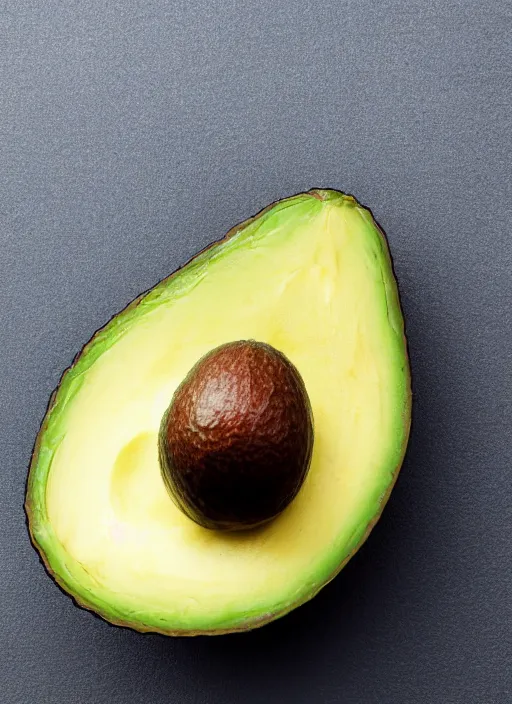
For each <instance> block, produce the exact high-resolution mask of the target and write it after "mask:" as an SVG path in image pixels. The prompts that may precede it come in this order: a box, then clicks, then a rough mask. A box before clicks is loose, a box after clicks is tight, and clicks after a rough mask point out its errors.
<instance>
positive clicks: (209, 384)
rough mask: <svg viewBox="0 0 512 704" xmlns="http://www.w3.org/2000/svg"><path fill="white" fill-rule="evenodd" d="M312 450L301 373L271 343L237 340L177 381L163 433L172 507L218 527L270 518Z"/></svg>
mask: <svg viewBox="0 0 512 704" xmlns="http://www.w3.org/2000/svg"><path fill="white" fill-rule="evenodd" d="M312 448H313V419H312V411H311V404H310V401H309V398H308V395H307V391H306V387H305V386H304V382H303V380H302V377H301V376H300V374H299V372H298V371H297V369H296V368H295V367H294V366H293V364H292V363H291V362H290V360H289V359H287V358H286V357H285V355H284V354H283V353H282V352H279V351H278V350H276V349H275V348H274V347H272V346H271V345H268V344H266V343H263V342H257V341H255V340H240V341H237V342H228V343H226V344H225V345H220V346H219V347H217V348H215V349H214V350H212V351H211V352H208V354H206V355H205V356H204V357H202V358H201V359H200V360H199V362H197V364H196V365H195V366H194V367H193V368H192V369H191V371H190V372H189V373H188V374H187V376H186V377H185V380H184V381H183V382H182V383H181V384H180V386H178V388H177V390H176V392H175V394H174V396H173V399H172V402H171V405H170V406H169V408H168V410H167V411H166V413H165V414H164V417H163V420H162V424H161V426H160V433H159V457H160V466H161V470H162V476H163V479H164V482H165V484H166V485H167V488H168V490H169V494H170V496H171V498H172V499H173V501H174V502H175V503H176V505H177V506H178V507H179V508H181V509H182V510H183V512H184V513H185V514H186V515H187V516H189V517H190V518H191V519H192V520H193V521H196V523H198V524H199V525H202V526H204V527H205V528H211V529H215V530H244V529H248V528H254V527H256V526H258V525H262V524H263V523H266V522H267V521H269V520H271V519H272V518H275V516H277V515H278V514H279V513H281V511H282V510H283V509H284V508H285V507H286V506H287V505H288V504H289V503H290V501H292V499H293V498H294V497H295V496H296V494H297V492H298V491H299V489H300V487H301V486H302V483H303V481H304V479H305V477H306V473H307V471H308V469H309V464H310V462H311V452H312Z"/></svg>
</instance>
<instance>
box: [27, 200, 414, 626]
mask: <svg viewBox="0 0 512 704" xmlns="http://www.w3.org/2000/svg"><path fill="white" fill-rule="evenodd" d="M248 339H255V340H259V341H261V342H266V343H268V344H270V345H272V346H273V347H275V348H276V349H278V350H280V351H281V352H283V353H284V354H285V355H286V356H287V357H288V359H290V361H291V362H292V363H293V364H294V365H295V367H296V368H297V369H298V371H299V372H300V374H301V376H302V378H303V380H304V383H305V385H306V389H307V391H308V394H309V397H310V400H311V406H312V410H313V417H314V422H315V441H314V446H313V457H312V462H311V469H310V471H309V474H308V476H307V478H306V481H305V482H304V485H303V486H302V488H301V490H300V491H299V493H298V495H297V497H296V498H295V499H294V500H293V502H292V503H291V504H290V505H289V506H288V507H287V508H286V509H285V510H284V511H283V513H282V514H280V515H279V516H278V517H277V518H276V519H275V520H273V521H271V522H270V523H268V524H266V525H265V526H263V527H261V528H257V529H255V530H252V531H246V532H242V533H220V532H216V531H211V530H207V529H205V528H202V527H201V526H198V525H196V524H195V523H193V522H192V521H191V520H190V519H189V518H187V517H186V516H185V515H183V514H182V513H181V512H180V511H179V510H178V509H177V508H176V506H174V504H173V502H172V501H171V499H170V498H169V496H168V494H167V491H166V488H165V485H164V482H163V480H162V477H161V473H160V467H159V462H158V447H157V446H158V442H157V436H158V430H159V426H160V423H161V419H162V416H163V413H164V411H165V409H166V408H167V407H168V405H169V402H170V399H171V398H172V395H173V393H174V391H175V389H176V388H177V386H178V385H179V384H180V383H181V381H182V380H183V379H184V377H185V376H186V374H187V372H188V371H189V370H190V368H191V367H192V366H193V365H194V364H195V363H196V362H197V360H198V359H200V358H201V357H202V356H203V355H204V354H206V353H207V352H208V351H209V350H211V349H213V348H215V347H217V346H219V345H221V344H224V343H226V342H229V341H235V340H248ZM410 418H411V390H410V372H409V364H408V357H407V345H406V339H405V335H404V325H403V318H402V313H401V309H400V302H399V297H398V291H397V286H396V281H395V277H394V274H393V269H392V264H391V259H390V255H389V251H388V247H387V243H386V239H385V237H384V235H383V232H382V230H381V229H380V228H379V227H378V225H377V224H376V223H375V221H374V219H373V217H372V215H371V213H370V211H369V210H367V209H366V208H364V207H363V206H361V205H360V204H359V203H358V202H357V201H356V200H355V199H354V198H353V197H352V196H348V195H345V194H343V193H340V192H338V191H333V190H314V191H310V192H308V193H301V194H299V195H296V196H293V197H291V198H286V199H284V200H282V201H279V202H276V203H274V204H272V205H270V206H269V207H268V208H266V209H265V210H263V211H261V212H260V213H259V214H258V215H256V216H255V217H254V218H251V219H249V220H247V221H246V222H244V223H242V224H240V225H238V226H237V227H235V228H234V229H233V230H231V231H230V232H229V233H228V234H227V235H226V237H225V238H224V239H222V240H220V241H219V242H216V243H214V244H213V245H211V246H210V247H209V248H208V249H206V250H204V251H202V252H201V253H199V254H198V255H197V256H196V257H194V258H193V259H192V260H191V261H190V262H189V263H188V264H186V265H185V266H184V267H182V268H181V269H179V270H178V271H176V272H175V273H173V274H171V275H170V276H169V277H168V278H166V279H164V280H163V281H161V282H160V283H159V284H157V285H156V286H155V287H154V288H152V289H151V290H150V291H148V292H146V293H145V294H143V295H142V296H140V297H138V298H137V299H136V300H134V301H133V302H132V303H131V304H130V305H128V307H127V308H125V309H124V310H123V311H122V312H120V313H119V314H118V315H116V316H115V317H114V318H112V319H111V320H110V322H109V323H107V325H106V326H105V327H103V328H102V329H101V330H99V331H98V332H97V333H96V334H95V335H94V336H93V338H92V339H91V341H90V342H89V343H88V344H87V345H85V347H84V348H83V350H82V351H81V353H80V354H79V355H78V356H77V357H76V359H75V361H74V362H73V364H72V366H71V367H70V368H69V369H68V370H67V371H66V372H65V373H64V375H63V377H62V379H61V381H60V384H59V386H58V388H57V389H56V391H55V392H54V393H53V395H52V397H51V399H50V403H49V407H48V410H47V413H46V416H45V418H44V420H43V423H42V426H41V429H40V431H39V434H38V437H37V440H36V444H35V448H34V452H33V456H32V461H31V465H30V472H29V478H28V484H27V493H26V503H25V508H26V512H27V516H28V523H29V530H30V535H31V539H32V542H33V544H34V545H35V547H36V548H37V550H38V551H39V553H40V555H41V557H42V559H43V561H44V564H45V565H46V567H47V569H48V571H49V572H50V574H51V575H52V577H53V578H54V579H55V581H56V582H57V583H58V584H59V585H60V586H61V587H62V588H63V589H64V590H65V591H66V592H67V593H69V594H70V595H71V596H72V597H73V598H74V599H75V601H76V602H77V603H78V604H79V605H80V606H83V607H84V608H87V609H90V610H92V611H94V612H95V613H97V614H98V615H100V616H101V617H103V618H104V619H106V620H108V621H109V622H111V623H114V624H117V625H122V626H129V627H131V628H134V629H136V630H138V631H144V632H145V631H152V632H158V633H162V634H166V635H198V634H221V633H230V632H235V631H243V630H248V629H251V628H255V627H258V626H262V625H263V624H265V623H268V622H269V621H272V620H274V619H276V618H279V617H280V616H283V615H284V614H286V613H287V612H289V611H291V610H292V609H294V608H296V607H297V606H299V605H300V604H302V603H304V602H305V601H308V600H309V599H311V598H312V597H313V596H314V595H315V594H317V592H318V591H319V590H320V589H321V588H322V587H323V586H324V585H325V584H327V582H329V581H330V580H331V579H332V578H333V577H334V576H335V575H336V574H337V573H338V572H339V571H340V570H341V569H342V567H343V566H344V565H345V564H346V563H347V561H348V560H349V559H350V557H351V556H352V555H353V554H354V553H355V552H356V550H357V549H358V548H359V546H360V545H361V544H362V543H363V542H364V540H365V539H366V537H367V536H368V534H369V532H370V530H371V529H372V527H373V526H374V525H375V523H376V521H377V520H378V517H379V516H380V514H381V511H382V509H383V507H384V505H385V503H386V501H387V498H388V496H389V494H390V492H391V489H392V487H393V485H394V482H395V480H396V477H397V474H398V471H399V469H400V466H401V463H402V460H403V456H404V453H405V449H406V446H407V440H408V435H409V427H410Z"/></svg>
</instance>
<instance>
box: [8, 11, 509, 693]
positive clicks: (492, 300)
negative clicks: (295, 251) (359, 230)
mask: <svg viewBox="0 0 512 704" xmlns="http://www.w3.org/2000/svg"><path fill="white" fill-rule="evenodd" d="M511 12H512V8H511V4H510V3H509V2H505V1H502V0H493V2H492V3H491V2H489V3H485V2H481V1H480V0H478V1H476V0H468V1H467V2H464V1H463V0H460V2H450V1H447V0H438V1H437V0H436V1H434V2H425V0H409V1H406V0H404V1H403V2H400V1H398V0H379V1H378V2H377V1H375V2H370V1H368V0H366V1H365V0H353V1H348V0H347V1H345V2H336V1H335V0H325V1H323V2H307V1H306V0H301V1H297V2H292V1H290V0H288V1H286V2H279V1H278V0H264V1H263V2H248V3H247V4H246V5H244V4H243V3H242V2H235V0H202V1H199V0H177V1H169V2H165V1H164V0H145V1H144V2H142V1H140V2H130V1H129V0H122V1H121V0H118V1H110V2H107V1H106V0H105V1H104V2H101V1H100V0H88V1H87V2H80V1H79V0H75V1H73V2H51V1H49V0H45V1H44V2H43V1H42V0H41V1H40V2H23V1H22V0H16V1H13V2H0V234H1V250H0V295H1V308H0V315H1V325H0V360H1V366H2V371H1V375H0V400H1V404H0V414H1V418H0V451H1V457H2V461H1V468H0V699H1V700H2V702H7V703H8V704H11V703H12V704H14V703H15V704H18V703H20V704H21V703H22V704H29V703H30V704H33V703H34V702H35V703H36V704H49V703H52V704H53V703H63V704H64V703H65V704H93V703H94V704H103V703H105V704H107V703H108V704H128V703H130V702H136V703H138V702H148V704H149V703H150V704H160V703H162V702H179V703H180V704H203V703H204V704H234V703H235V702H240V703H243V704H252V703H256V702H258V703H259V702H261V703H267V702H288V701H289V702H308V703H309V702H314V703H315V704H324V703H325V704H327V703H331V702H342V703H344V702H347V703H352V702H354V703H356V704H377V703H378V704H431V703H436V704H437V703H439V704H451V703H452V702H461V704H462V703H464V704H477V703H478V704H480V703H484V704H495V703H496V704H498V703H499V704H506V703H508V702H511V701H512V681H511V680H512V675H511V659H512V637H511V629H512V558H511V547H510V544H511V528H512V510H511V506H512V501H511V498H512V496H511V466H512V442H511V440H512V437H511V411H512V384H511V369H512V366H511V362H512V359H511V347H512V345H511V342H512V333H511V330H512V319H511V313H510V310H511V304H512V284H511V267H512V233H511V226H512V222H511V220H512V218H511V211H510V204H511V200H512V193H511V179H510V171H509V167H510V159H511V154H512V151H511V129H510V127H511V125H510V120H509V116H510V110H511V108H512V104H511V93H510V74H509V73H508V69H507V64H508V66H510V59H511V55H510V52H507V40H509V39H510V32H511V29H512V23H511ZM313 186H332V187H336V188H341V189H345V190H348V191H351V192H353V193H355V194H356V195H357V197H358V198H359V199H361V200H362V201H363V202H364V203H366V204H368V205H369V206H371V207H372V209H373V211H374V213H375V215H376V217H377V218H378V220H379V221H380V222H381V224H382V225H383V227H384V228H385V230H386V231H387V233H388V235H389V240H390V244H391V248H392V252H393V255H394V259H395V264H396V271H397V275H398V278H399V282H400V286H401V292H402V297H403V304H404V309H405V313H406V316H407V326H408V336H409V341H410V353H411V360H412V367H413V373H414V392H415V397H414V399H415V407H414V411H415V413H414V425H413V432H412V438H411V442H410V448H409V452H408V456H407V460H406V462H405V466H404V469H403V473H402V476H401V478H400V480H399V482H398V485H397V487H396V490H395V492H394V494H393V496H392V499H391V501H390V503H389V505H388V508H387V510H386V511H385V515H384V517H383V518H382V521H381V522H380V524H379V526H378V528H377V529H376V530H375V532H374V533H373V535H372V537H371V539H370V540H369V541H368V543H367V544H366V546H365V547H364V548H363V549H362V550H361V552H360V553H359V554H358V555H357V556H356V557H355V558H354V560H353V561H352V562H351V564H350V565H349V566H348V567H347V568H346V570H345V571H344V572H343V573H342V575H341V576H340V577H339V578H338V579H336V580H335V581H334V583H332V584H331V585H330V586H329V587H328V588H326V589H325V590H324V592H323V593H322V594H321V595H320V596H318V597H317V598H316V599H315V600H314V601H313V602H312V603H310V604H308V605H306V606H304V607H303V608H301V609H299V610H298V611H296V612H294V613H293V614H292V615H290V616H288V617H286V618H285V619H283V620H281V621H280V622H277V623H275V624H273V625H270V626H268V627H266V628H264V629H262V630H261V631H256V632H253V633H249V634H245V635H236V636H228V637H222V638H218V639H213V640H211V639H210V640H208V639H205V638H202V639H196V640H188V641H187V640H172V639H165V638H163V637H159V636H142V635H139V634H137V633H132V632H130V631H126V630H121V629H117V628H114V627H111V626H108V625H107V624H105V623H103V622H102V621H100V620H99V619H96V618H94V617H93V616H91V615H90V614H88V613H86V612H84V611H81V610H79V609H77V608H75V607H74V606H73V605H72V602H71V601H70V600H69V599H68V598H66V597H65V596H63V594H62V593H61V592H60V591H59V590H58V589H57V588H56V587H55V586H54V585H53V584H52V582H51V581H50V579H49V578H48V577H47V575H46V574H45V572H44V570H43V568H42V566H41V565H40V563H39V561H38V558H37V555H36V553H35V552H34V551H33V550H32V548H31V547H30V545H29V541H28V539H27V533H26V527H25V518H24V515H23V511H22V503H23V495H24V483H25V475H26V469H27V464H28V461H29V457H30V452H31V448H32V443H33V440H34V437H35V434H36V431H37V428H38V424H39V423H40V421H41V418H42V416H43V413H44V410H45V406H46V402H47V399H48V396H49V394H50V392H51V390H52V389H53V388H54V386H55V385H56V383H57V381H58V379H59V376H60V374H61V372H62V370H63V369H64V368H65V367H66V366H67V365H68V364H69V363H70V362H71V360H72V358H73V356H74V354H75V352H76V351H77V350H78V349H79V348H80V347H81V345H83V344H84V343H85V342H86V341H87V339H88V338H89V337H90V336H91V334H92V333H93V332H94V330H95V329H96V328H98V327H99V326H101V325H102V324H103V323H104V322H105V321H106V320H107V319H108V318H109V317H110V316H111V315H112V314H114V313H115V312H117V311H118V310H119V309H120V308H122V307H123V306H124V305H125V304H126V303H127V302H128V301H130V299H131V298H133V297H134V296H135V295H136V294H138V293H139V292H140V291H141V290H143V289H146V288H148V287H150V286H152V285H153V284H154V283H155V282H156V281H157V280H159V279H160V278H161V277H163V276H165V275H166V274H167V273H169V272H170V271H171V270H173V269H174V268H175V267H177V266H178V265H179V264H181V263H183V262H184V261H185V260H186V259H188V258H189V257H190V256H191V255H192V254H193V253H194V252H195V251H196V250H198V249H199V248H201V247H203V246H204V245H206V244H207V243H208V242H210V241H211V240H213V239H215V238H218V237H220V236H221V235H222V234H223V233H224V232H225V231H226V230H227V229H228V228H229V227H231V226H232V225H233V224H235V223H236V222H237V221H239V220H241V219H243V218H246V217H247V216H249V215H251V214H253V213H254V212H256V211H257V210H259V209H260V208H261V207H263V206H264V205H266V204H267V203H268V202H270V201H272V200H275V199H276V198H280V197H282V196H286V195H289V194H292V193H294V192H297V191H300V190H301V189H307V188H310V187H313ZM261 285H262V286H264V285H265V282H261Z"/></svg>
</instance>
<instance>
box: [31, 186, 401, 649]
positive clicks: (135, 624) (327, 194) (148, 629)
mask: <svg viewBox="0 0 512 704" xmlns="http://www.w3.org/2000/svg"><path fill="white" fill-rule="evenodd" d="M308 196H309V197H312V198H316V199H318V200H321V201H327V200H333V199H336V198H339V197H343V198H345V199H346V200H347V201H348V200H351V201H352V202H353V203H354V204H357V200H356V199H355V198H354V197H353V196H349V195H347V194H345V193H343V192H341V191H337V190H335V189H325V188H313V189H311V190H309V191H307V192H300V193H297V194H295V195H292V196H289V197H287V198H284V199H282V200H276V201H274V202H272V203H270V204H269V205H268V206H266V207H265V208H263V209H262V210H261V211H259V212H258V213H257V214H256V215H254V216H252V217H250V218H248V219H247V220H245V221H243V222H241V223H238V224H237V225H235V226H234V227H233V228H232V229H231V230H229V231H228V232H227V233H226V235H225V236H224V237H222V238H220V239H218V240H215V241H213V242H211V243H210V244H208V245H207V246H206V247H204V248H203V249H202V250H200V251H199V252H197V253H196V254H195V255H194V256H193V257H191V258H190V259H189V260H188V261H187V262H185V263H184V264H183V265H182V266H180V267H178V268H177V269H176V270H175V271H174V272H172V273H171V274H169V275H168V276H167V277H164V278H163V279H162V280H161V281H160V282H158V284H157V285H156V286H155V287H151V288H150V289H148V290H147V291H144V292H142V293H141V294H140V295H139V296H137V297H136V298H135V299H133V300H132V301H131V302H130V303H129V304H128V305H127V306H126V307H125V308H124V309H123V310H121V311H119V312H118V313H116V314H115V315H114V316H112V318H111V320H109V321H108V322H107V323H106V324H105V325H104V326H103V327H101V328H99V329H98V330H97V331H96V332H95V333H94V335H93V336H92V337H91V339H90V340H89V341H88V342H87V343H86V344H85V345H84V346H83V348H82V349H81V350H80V351H79V352H78V353H77V354H76V355H75V357H74V359H73V362H72V364H71V365H70V366H69V367H68V368H67V369H66V370H65V371H64V372H63V374H62V375H61V378H60V380H59V384H58V385H57V387H56V388H55V389H54V391H53V392H52V394H51V396H50V399H49V402H48V405H47V408H46V411H45V414H44V417H43V420H42V422H41V426H40V428H39V431H38V434H37V437H36V440H35V443H34V447H33V450H32V454H31V459H30V464H29V472H28V476H27V482H26V492H25V503H24V509H25V515H26V521H27V529H28V533H29V537H30V540H31V543H32V546H33V547H34V549H35V550H36V552H37V553H38V556H39V559H40V561H41V563H42V565H43V567H44V569H45V571H46V572H47V574H48V575H49V576H50V577H51V578H52V580H53V581H54V582H55V583H56V584H57V586H58V587H59V588H60V589H61V591H62V593H63V594H64V595H65V596H67V597H69V598H71V599H72V601H73V602H74V603H75V605H76V606H78V607H80V608H83V609H84V610H86V611H89V612H90V613H92V615H93V616H95V617H97V618H100V619H102V620H104V621H106V622H108V623H109V624H110V625H112V626H117V627H122V628H131V629H132V630H135V631H138V632H140V633H158V634H160V635H165V636H172V637H195V636H216V635H225V634H230V633H241V632H246V631H249V630H253V629H256V628H260V627H262V626H264V625H266V624H268V623H270V622H272V621H275V620H277V619H279V618H282V617H283V616H285V615H286V614H288V613H290V612H291V611H293V610H295V609H296V608H298V607H299V606H301V605H303V604H305V603H307V602H308V601H310V600H311V599H312V598H314V597H315V596H316V595H317V594H318V593H319V592H320V591H321V590H322V589H323V588H324V587H325V586H326V585H327V584H329V583H330V582H331V581H332V580H333V579H334V578H335V577H336V576H337V575H338V574H339V573H340V572H341V571H342V570H343V568H344V567H345V565H346V564H347V563H348V562H349V561H350V560H351V558H352V557H353V556H354V555H355V554H356V553H357V551H358V550H359V549H360V547H361V546H362V545H363V544H364V543H365V542H366V540H367V538H368V536H369V535H370V533H371V531H372V530H373V528H374V526H375V525H376V524H377V522H378V521H379V519H380V517H381V515H382V512H383V510H384V508H385V506H386V504H387V502H388V499H389V497H390V495H391V493H392V490H393V488H394V486H395V484H396V481H397V479H398V475H399V472H400V469H401V466H402V463H403V460H404V457H405V454H406V450H407V444H408V439H409V435H410V429H411V416H412V396H413V395H412V389H411V374H410V360H409V354H408V346H407V338H406V334H405V332H404V333H403V342H404V359H405V367H404V372H405V374H406V383H407V394H406V397H405V399H404V405H403V410H402V414H401V417H402V423H403V435H402V443H401V452H400V456H399V457H398V460H397V463H396V465H395V468H394V470H393V471H392V473H391V478H390V482H389V484H388V486H387V489H386V491H385V492H384V493H383V494H382V496H381V498H380V504H379V510H378V511H377V512H376V513H375V514H374V516H373V518H372V519H371V520H370V521H369V522H368V524H367V526H366V529H365V531H364V533H363V534H362V537H361V538H360V540H359V541H358V543H357V544H356V545H355V546H354V548H353V549H352V550H351V551H350V552H349V553H348V554H347V555H346V556H345V558H344V559H343V561H341V562H340V563H339V564H338V565H337V566H336V568H335V569H334V570H333V571H332V572H331V573H330V574H329V575H328V576H327V577H326V578H325V579H324V580H323V581H322V582H321V583H318V584H316V585H314V587H312V588H311V589H310V590H309V591H308V592H307V593H306V594H305V595H303V596H302V597H301V598H300V599H297V600H296V601H295V602H293V603H289V604H287V605H286V606H284V607H282V608H278V609H276V610H275V611H274V610H273V611H269V612H267V613H263V614H261V615H259V616H248V617H247V619H246V620H245V621H244V622H243V623H239V624H237V625H235V626H230V627H226V628H224V627H217V628H196V629H194V628H159V627H157V626H154V625H151V626H145V625H144V624H142V623H140V621H138V620H137V619H136V618H135V617H134V618H133V619H130V618H126V617H124V616H123V617H120V616H118V615H115V614H114V613H112V612H111V611H110V610H109V609H107V608H105V607H101V606H100V605H98V604H95V605H93V604H92V603H91V602H90V601H88V600H87V598H86V597H83V596H81V595H80V594H78V593H76V592H75V591H74V590H73V589H72V588H71V587H70V586H69V585H68V584H67V582H66V580H65V579H64V578H63V577H61V576H60V575H59V574H58V573H57V572H55V570H54V569H52V567H51V564H50V560H49V557H48V556H47V555H46V554H45V551H44V548H43V545H41V544H40V543H39V540H38V536H37V529H38V522H39V521H40V519H41V509H40V507H39V504H38V501H37V492H36V489H35V484H36V478H37V477H36V469H37V467H38V464H39V461H40V456H41V453H42V452H43V449H42V442H43V438H44V435H45V432H46V430H47V428H48V426H49V422H50V416H51V413H52V412H53V411H54V409H55V407H56V406H57V405H58V395H59V391H60V390H61V388H62V386H63V382H65V380H66V378H67V376H68V375H69V374H70V373H72V372H73V371H74V369H75V367H76V365H77V364H78V362H79V360H80V359H81V358H82V357H83V356H84V355H85V354H87V353H90V352H91V351H92V350H93V349H94V348H95V347H96V346H97V344H98V343H99V342H100V341H102V338H103V336H104V332H105V330H106V329H107V328H108V327H109V325H110V323H111V321H112V320H113V319H114V318H117V317H118V316H119V315H121V314H122V315H124V316H126V315H129V316H133V315H136V314H137V311H138V310H140V308H141V306H143V305H144V299H145V297H146V295H147V294H148V293H149V292H150V291H151V290H152V289H153V288H156V287H157V286H165V285H167V284H169V283H170V282H171V281H172V279H174V277H176V276H177V275H178V274H179V273H180V272H181V270H182V269H184V268H186V267H188V266H190V265H193V264H195V263H196V262H200V261H204V260H205V258H206V259H207V258H208V257H209V256H210V254H209V250H211V249H214V248H216V247H218V246H221V245H223V244H225V243H226V242H228V241H229V240H230V239H231V238H232V237H234V236H235V235H237V234H238V233H240V232H241V231H242V230H244V229H245V228H246V227H248V226H249V225H251V224H252V223H254V222H256V221H258V220H259V219H260V218H262V217H263V216H265V215H266V214H267V213H268V212H269V211H271V210H273V209H274V208H275V207H278V206H280V205H282V204H288V203H290V204H291V203H293V202H294V201H296V200H297V199H300V198H304V197H308ZM364 208H365V209H366V211H367V212H368V214H369V215H370V216H371V217H372V219H373V222H374V225H375V228H376V229H377V231H378V233H379V235H380V238H381V242H382V248H383V252H384V255H385V258H386V259H387V261H388V263H389V266H390V268H391V270H392V271H393V261H392V257H391V254H390V252H389V246H388V241H387V237H386V234H385V232H384V230H383V228H382V227H381V226H380V225H379V224H378V222H377V221H376V220H375V218H373V213H372V211H371V209H370V208H368V207H367V206H364ZM393 274H394V271H393ZM394 280H395V282H396V277H394ZM396 300H397V303H398V305H399V302H398V297H397V299H396Z"/></svg>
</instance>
